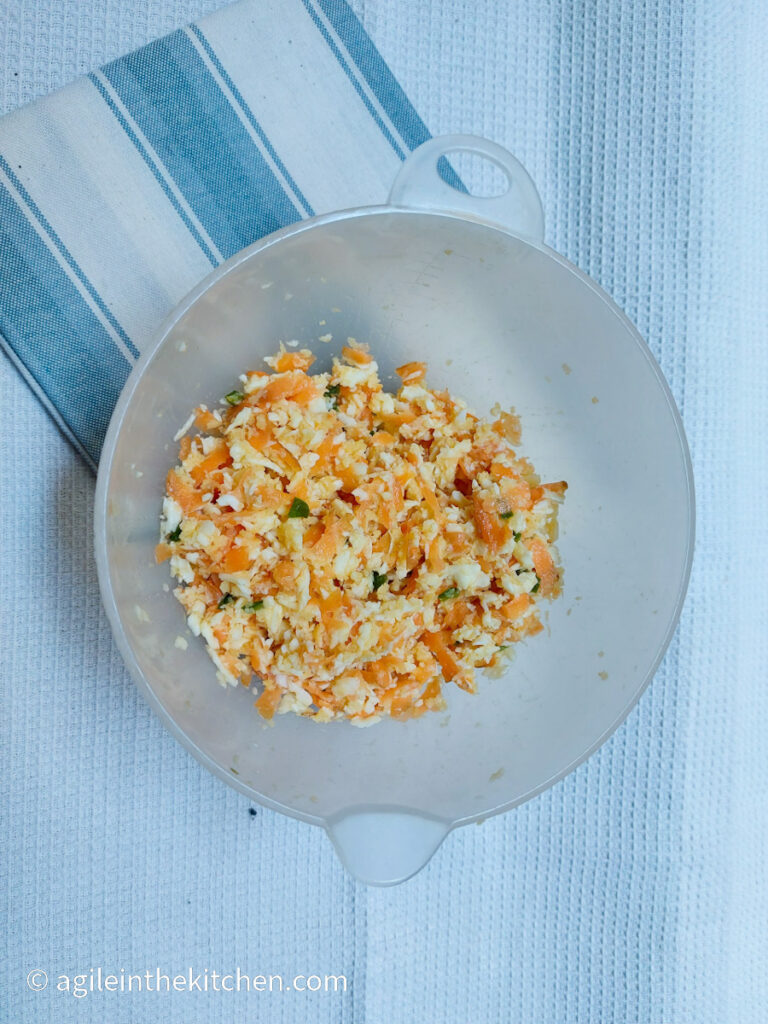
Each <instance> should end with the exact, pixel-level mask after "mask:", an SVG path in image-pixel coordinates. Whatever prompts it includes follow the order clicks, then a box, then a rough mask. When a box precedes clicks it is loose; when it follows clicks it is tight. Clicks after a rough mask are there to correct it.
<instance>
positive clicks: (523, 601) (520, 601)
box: [499, 594, 531, 622]
mask: <svg viewBox="0 0 768 1024" xmlns="http://www.w3.org/2000/svg"><path fill="white" fill-rule="evenodd" d="M530 604H531V599H530V597H529V596H528V594H518V596H517V597H513V598H512V600H511V601H507V603H506V604H503V605H502V606H501V608H499V614H500V615H501V616H502V617H503V618H505V619H506V620H507V621H508V622H514V621H515V619H519V618H520V616H521V615H522V614H523V612H524V611H526V609H527V608H529V607H530Z"/></svg>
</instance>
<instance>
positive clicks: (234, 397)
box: [224, 391, 245, 405]
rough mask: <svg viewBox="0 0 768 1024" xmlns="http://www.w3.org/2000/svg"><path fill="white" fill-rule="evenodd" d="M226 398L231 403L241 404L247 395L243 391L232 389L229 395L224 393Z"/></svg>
mask: <svg viewBox="0 0 768 1024" xmlns="http://www.w3.org/2000/svg"><path fill="white" fill-rule="evenodd" d="M224 398H225V399H226V400H227V401H228V402H229V404H230V405H239V404H240V402H242V400H243V399H244V398H245V395H244V394H243V392H242V391H230V392H229V394H228V395H224Z"/></svg>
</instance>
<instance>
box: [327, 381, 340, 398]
mask: <svg viewBox="0 0 768 1024" xmlns="http://www.w3.org/2000/svg"><path fill="white" fill-rule="evenodd" d="M340 391H341V384H329V385H328V387H327V388H326V389H325V397H326V398H336V397H337V396H338V394H339V392H340Z"/></svg>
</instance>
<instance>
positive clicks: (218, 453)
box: [189, 441, 231, 486]
mask: <svg viewBox="0 0 768 1024" xmlns="http://www.w3.org/2000/svg"><path fill="white" fill-rule="evenodd" d="M228 461H230V462H231V459H230V458H229V448H228V447H227V445H226V444H225V443H224V441H222V442H221V444H217V445H216V446H215V447H214V448H212V449H211V451H210V452H209V453H208V455H206V456H205V458H204V459H203V460H202V462H198V464H197V465H196V466H193V467H192V469H190V471H189V475H190V476H191V477H192V479H193V480H194V481H195V483H196V484H197V485H198V486H199V485H200V484H201V483H202V482H203V480H205V478H206V477H207V476H208V474H209V473H211V472H212V471H213V470H214V469H218V468H219V467H220V466H223V465H224V464H225V463H226V462H228Z"/></svg>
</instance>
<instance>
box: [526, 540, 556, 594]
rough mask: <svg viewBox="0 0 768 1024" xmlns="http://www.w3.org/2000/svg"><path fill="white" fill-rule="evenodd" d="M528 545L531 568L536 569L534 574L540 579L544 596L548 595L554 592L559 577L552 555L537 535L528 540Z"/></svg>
mask: <svg viewBox="0 0 768 1024" xmlns="http://www.w3.org/2000/svg"><path fill="white" fill-rule="evenodd" d="M528 547H529V548H530V552H531V558H532V559H533V568H534V569H535V570H536V575H537V576H538V577H539V580H540V581H541V592H542V594H543V595H544V597H549V595H550V594H552V593H553V592H554V590H555V588H556V586H557V583H558V579H559V577H558V574H557V569H556V568H555V563H554V561H553V560H552V555H550V553H549V549H548V548H547V546H546V544H545V543H544V541H542V540H541V539H540V538H539V537H534V538H533V539H532V540H530V541H529V542H528Z"/></svg>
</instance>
